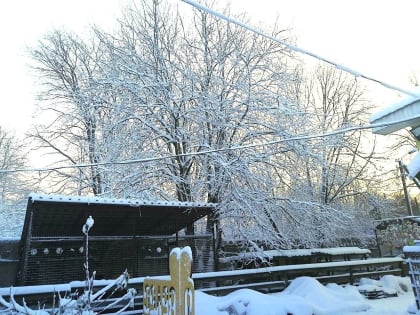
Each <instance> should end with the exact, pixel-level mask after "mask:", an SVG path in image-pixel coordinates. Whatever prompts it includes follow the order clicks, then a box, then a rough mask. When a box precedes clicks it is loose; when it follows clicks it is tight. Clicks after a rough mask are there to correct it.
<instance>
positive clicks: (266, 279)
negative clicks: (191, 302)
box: [0, 257, 407, 315]
mask: <svg viewBox="0 0 420 315" xmlns="http://www.w3.org/2000/svg"><path fill="white" fill-rule="evenodd" d="M405 266H406V264H405V261H404V259H402V258H400V257H393V258H372V259H366V260H352V261H339V262H327V263H316V264H300V265H285V266H274V267H266V268H258V269H245V270H233V271H218V272H206V273H195V274H193V275H192V279H193V280H194V286H195V290H200V291H203V292H206V293H208V294H212V295H225V294H227V293H229V292H232V291H234V290H238V289H241V288H250V289H255V290H259V291H261V292H265V293H272V292H279V291H282V290H283V289H284V288H285V287H287V285H288V284H289V282H290V281H291V280H293V279H295V278H297V277H300V276H311V277H314V278H316V279H318V280H319V281H320V282H322V283H351V284H357V282H358V280H359V279H360V278H379V277H381V276H383V275H389V274H392V275H397V276H405V275H407V274H406V270H405V269H406V267H405ZM146 279H147V277H140V278H132V279H129V281H128V286H129V287H131V288H135V289H136V290H137V292H138V294H137V296H136V298H135V308H134V309H133V310H127V311H126V312H124V314H126V315H127V314H143V283H144V281H145V280H146ZM108 283H109V281H108V280H98V281H95V284H94V285H95V289H98V290H99V289H100V288H103V287H104V286H105V285H107V284H108ZM84 286H85V282H84V281H74V282H71V283H68V284H60V285H42V286H33V287H15V288H13V293H14V296H15V298H16V300H19V299H21V298H22V297H25V300H26V302H27V303H28V304H29V303H31V302H32V303H34V305H35V304H38V302H41V304H42V303H45V304H46V305H47V304H48V300H51V299H52V296H53V295H54V292H57V291H60V292H64V291H66V292H76V291H78V292H81V291H83V288H84ZM10 290H11V289H10V288H0V295H1V296H3V297H4V298H5V299H6V300H7V298H8V297H9V296H10V292H11V291H10ZM111 302H113V301H112V300H107V301H102V302H101V303H102V304H101V305H105V304H109V303H111ZM49 303H50V304H51V302H49ZM100 307H101V306H98V308H100ZM115 307H116V308H118V305H116V306H115ZM0 311H1V307H0Z"/></svg>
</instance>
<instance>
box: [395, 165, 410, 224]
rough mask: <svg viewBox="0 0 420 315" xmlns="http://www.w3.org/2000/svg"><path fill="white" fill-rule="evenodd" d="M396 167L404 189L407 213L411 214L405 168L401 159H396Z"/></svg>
mask: <svg viewBox="0 0 420 315" xmlns="http://www.w3.org/2000/svg"><path fill="white" fill-rule="evenodd" d="M398 167H399V169H400V175H401V181H402V185H403V189H404V198H405V203H406V204H407V209H408V214H409V215H410V216H412V215H413V209H412V208H411V202H410V196H409V195H408V190H407V184H406V183H405V170H404V167H403V164H402V162H401V160H398Z"/></svg>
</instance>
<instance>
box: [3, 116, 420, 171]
mask: <svg viewBox="0 0 420 315" xmlns="http://www.w3.org/2000/svg"><path fill="white" fill-rule="evenodd" d="M415 118H420V114H419V115H418V116H417V117H410V118H408V119H403V120H398V121H392V122H387V123H379V124H371V125H368V126H354V127H347V128H344V129H337V130H333V131H330V132H326V133H317V134H312V135H300V136H296V137H290V138H286V139H278V140H273V141H267V142H262V143H254V144H248V145H237V146H232V147H228V148H220V149H212V150H203V151H198V152H191V153H184V154H178V155H166V156H160V157H152V158H145V159H132V160H123V161H111V162H99V163H81V164H72V165H63V166H52V167H41V168H17V169H4V170H0V174H5V173H23V172H52V171H58V170H64V169H72V168H79V169H80V168H88V167H96V166H111V165H129V164H137V163H150V162H156V161H162V160H168V159H173V158H176V157H187V156H200V155H207V154H212V153H219V152H227V151H236V150H243V149H253V148H257V147H264V146H270V145H274V144H280V143H285V142H291V141H300V140H310V139H316V138H324V137H331V136H335V135H339V134H343V133H346V132H350V131H357V130H365V129H374V128H379V127H384V126H390V125H394V124H399V123H403V122H405V121H409V120H412V119H415Z"/></svg>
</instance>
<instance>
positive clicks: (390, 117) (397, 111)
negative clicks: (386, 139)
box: [370, 95, 420, 135]
mask: <svg viewBox="0 0 420 315" xmlns="http://www.w3.org/2000/svg"><path fill="white" fill-rule="evenodd" d="M370 123H371V124H372V125H375V124H381V126H380V127H375V128H373V132H374V133H377V134H380V135H387V134H390V133H392V132H395V131H398V130H400V129H404V128H408V127H417V126H419V125H420V95H419V96H418V97H413V96H411V97H407V98H404V99H402V100H401V101H399V102H397V103H395V104H393V105H391V106H389V107H387V108H385V109H384V110H382V111H380V112H378V113H375V114H373V115H372V116H371V118H370ZM388 123H389V125H388ZM382 124H384V125H382Z"/></svg>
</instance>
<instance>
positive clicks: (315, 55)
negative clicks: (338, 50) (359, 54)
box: [181, 0, 419, 97]
mask: <svg viewBox="0 0 420 315" xmlns="http://www.w3.org/2000/svg"><path fill="white" fill-rule="evenodd" d="M181 1H183V2H185V3H187V4H189V5H191V6H193V7H195V8H196V9H198V10H200V11H204V12H207V13H209V14H211V15H214V16H217V17H218V18H220V19H222V20H225V21H227V22H228V23H232V24H235V25H238V26H240V27H242V28H245V29H247V30H248V31H250V32H253V33H255V34H257V35H260V36H262V37H265V38H268V39H270V40H272V41H274V42H276V43H279V44H281V45H283V46H286V47H287V48H289V49H291V50H293V51H295V52H298V53H302V54H305V55H308V56H311V57H313V58H315V59H318V60H320V61H323V62H326V63H328V64H330V65H332V66H334V67H335V68H337V69H339V70H342V71H344V72H347V73H350V74H352V75H354V76H355V77H360V78H363V79H366V80H369V81H373V82H375V83H378V84H380V85H382V86H384V87H386V88H388V89H391V90H395V91H398V92H401V93H404V94H406V95H410V96H414V97H419V95H418V94H416V93H414V92H412V91H408V90H405V89H402V88H400V87H397V86H395V85H391V84H389V83H386V82H384V81H382V80H378V79H375V78H373V77H369V76H367V75H365V74H362V73H360V72H358V71H355V70H353V69H351V68H349V67H346V66H343V65H340V64H338V63H336V62H334V61H332V60H330V59H327V58H324V57H322V56H320V55H317V54H315V53H313V52H311V51H309V50H305V49H302V48H300V47H298V46H295V45H292V44H289V43H287V42H285V41H283V40H281V39H278V38H276V37H274V36H271V35H268V34H266V33H264V32H262V31H260V30H257V29H255V28H253V27H251V26H249V25H247V24H245V23H242V22H240V21H238V20H235V19H233V18H231V17H229V16H226V15H224V14H222V13H219V12H217V11H214V10H212V9H210V8H208V7H206V6H204V5H202V4H199V3H196V2H194V1H192V0H181Z"/></svg>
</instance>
